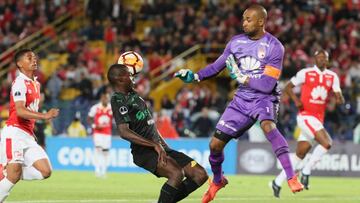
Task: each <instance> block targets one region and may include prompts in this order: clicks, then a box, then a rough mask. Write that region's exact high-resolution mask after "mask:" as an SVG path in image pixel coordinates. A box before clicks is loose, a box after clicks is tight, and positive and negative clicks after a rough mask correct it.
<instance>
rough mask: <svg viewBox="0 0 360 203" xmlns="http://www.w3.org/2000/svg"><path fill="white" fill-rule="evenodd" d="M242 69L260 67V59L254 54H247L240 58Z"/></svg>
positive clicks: (247, 69)
mask: <svg viewBox="0 0 360 203" xmlns="http://www.w3.org/2000/svg"><path fill="white" fill-rule="evenodd" d="M240 65H241V69H243V70H246V71H249V70H256V69H259V68H260V61H258V60H257V59H256V58H254V57H252V56H246V57H243V58H241V59H240Z"/></svg>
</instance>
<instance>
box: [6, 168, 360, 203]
mask: <svg viewBox="0 0 360 203" xmlns="http://www.w3.org/2000/svg"><path fill="white" fill-rule="evenodd" d="M272 178H273V177H272V176H244V175H237V176H228V179H229V185H227V186H226V188H224V189H222V190H221V191H220V192H219V193H218V195H217V197H216V199H215V200H214V201H213V202H214V203H216V202H218V203H220V202H225V203H230V202H234V203H235V202H251V203H257V202H258V203H264V202H265V203H273V202H274V203H275V202H276V203H278V202H291V203H297V202H298V203H304V202H316V203H318V202H319V203H322V202H323V203H330V202H334V203H335V202H336V203H338V202H341V203H343V202H360V178H330V177H311V179H310V181H311V188H310V190H308V191H303V192H301V193H297V194H296V195H293V194H292V193H290V191H289V189H288V188H287V185H285V184H284V185H283V189H282V194H281V198H280V199H275V198H274V197H273V196H272V190H270V188H269V187H268V182H269V181H270V180H271V179H272ZM164 182H165V179H164V178H156V177H155V176H153V175H150V174H147V173H139V174H131V173H109V174H108V177H107V178H106V179H98V178H95V176H94V174H93V173H92V172H68V171H55V172H53V175H52V177H51V178H49V179H48V180H43V181H20V182H19V183H18V184H17V185H16V186H15V187H14V188H13V190H12V192H11V194H10V196H9V198H8V199H7V201H6V202H9V203H50V202H53V203H72V202H79V203H98V202H99V203H105V202H109V203H115V202H129V203H131V202H149V203H153V202H156V200H157V197H158V194H159V191H160V188H161V186H162V184H163V183H164ZM206 188H207V184H205V185H203V186H202V187H201V188H200V189H198V190H197V191H196V192H194V193H193V194H191V195H190V196H189V197H187V199H185V200H183V201H182V202H201V196H202V194H203V193H204V191H205V190H206Z"/></svg>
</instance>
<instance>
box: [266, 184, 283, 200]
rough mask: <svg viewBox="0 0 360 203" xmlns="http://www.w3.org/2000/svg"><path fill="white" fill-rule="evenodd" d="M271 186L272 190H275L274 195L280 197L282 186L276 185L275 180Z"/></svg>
mask: <svg viewBox="0 0 360 203" xmlns="http://www.w3.org/2000/svg"><path fill="white" fill-rule="evenodd" d="M269 186H270V187H271V188H272V190H273V192H274V197H277V198H280V190H281V187H280V186H278V185H276V183H275V180H273V181H271V182H270V183H269Z"/></svg>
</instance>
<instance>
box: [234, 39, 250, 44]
mask: <svg viewBox="0 0 360 203" xmlns="http://www.w3.org/2000/svg"><path fill="white" fill-rule="evenodd" d="M236 42H237V43H241V44H246V43H247V41H246V40H241V39H238V40H236Z"/></svg>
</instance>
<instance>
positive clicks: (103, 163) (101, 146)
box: [88, 92, 113, 177]
mask: <svg viewBox="0 0 360 203" xmlns="http://www.w3.org/2000/svg"><path fill="white" fill-rule="evenodd" d="M112 120H113V115H112V111H111V105H110V103H109V94H108V93H106V92H104V93H102V94H101V97H100V102H99V103H97V104H95V105H94V106H92V107H91V108H90V112H89V114H88V122H89V124H91V126H92V131H93V136H94V137H93V139H94V146H95V157H94V158H95V159H94V166H95V175H96V176H97V177H105V176H106V170H107V165H108V159H109V150H110V147H111V131H112Z"/></svg>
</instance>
